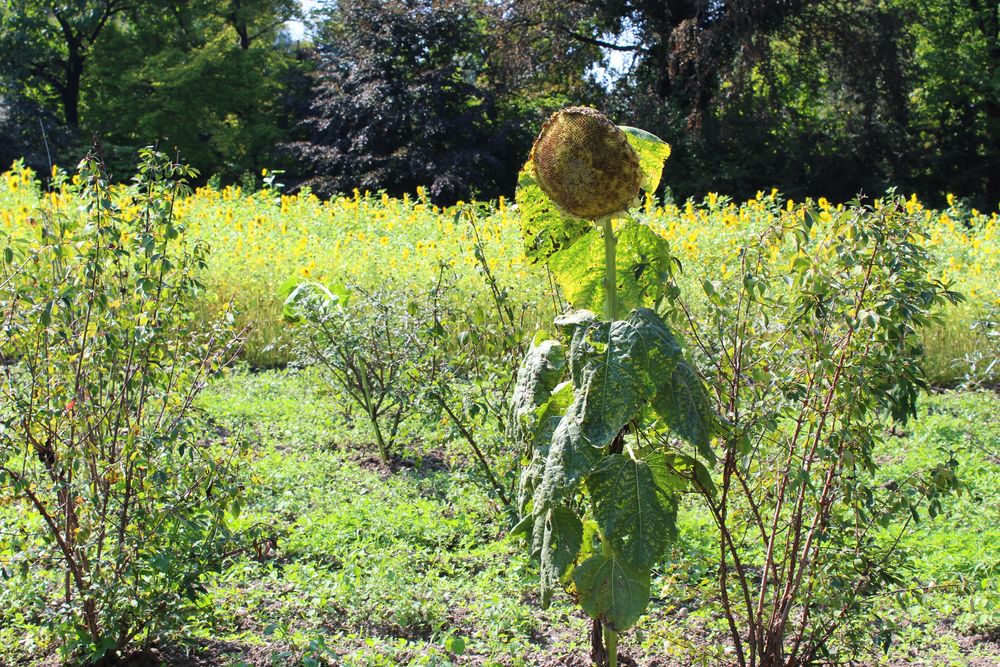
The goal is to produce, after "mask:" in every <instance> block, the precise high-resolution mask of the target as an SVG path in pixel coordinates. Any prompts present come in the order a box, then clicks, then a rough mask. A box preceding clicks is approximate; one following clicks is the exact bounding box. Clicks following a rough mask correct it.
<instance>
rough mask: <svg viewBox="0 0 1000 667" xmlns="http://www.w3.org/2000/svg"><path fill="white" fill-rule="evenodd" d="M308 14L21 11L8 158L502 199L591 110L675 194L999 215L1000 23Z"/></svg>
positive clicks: (838, 3)
mask: <svg viewBox="0 0 1000 667" xmlns="http://www.w3.org/2000/svg"><path fill="white" fill-rule="evenodd" d="M299 11H300V8H299V5H298V3H297V2H296V0H72V1H71V2H65V1H62V0H61V1H59V2H56V1H55V0H30V1H29V0H9V2H7V3H5V4H4V5H3V6H0V100H2V101H0V106H2V107H4V108H5V109H7V111H6V112H4V114H3V119H2V120H0V139H3V143H4V144H6V148H5V150H0V157H3V158H4V159H5V160H8V159H9V155H8V154H18V153H24V154H25V155H26V156H27V157H28V158H29V159H31V160H35V161H37V160H38V159H40V158H39V156H40V155H42V154H44V151H43V150H40V148H41V147H40V146H38V137H37V136H36V135H38V134H40V132H39V129H40V128H48V129H47V134H48V135H52V137H57V138H58V137H76V139H77V143H76V145H75V146H74V145H73V142H72V141H70V142H60V141H54V142H53V144H52V147H54V148H55V150H56V153H57V155H56V159H62V160H64V161H66V160H67V158H62V156H61V155H60V153H61V152H62V151H65V153H66V155H68V156H69V157H68V160H69V161H73V160H74V159H75V157H74V156H78V154H79V153H80V146H81V145H82V144H83V143H85V142H89V141H90V140H91V138H92V137H93V136H97V137H99V138H100V139H102V141H104V142H105V145H106V146H110V147H111V152H112V153H115V154H116V153H117V149H118V148H120V149H121V151H120V153H121V154H122V155H129V154H130V153H131V151H132V149H133V148H134V147H136V146H140V145H145V144H152V143H156V144H158V145H160V147H161V148H164V149H167V150H173V149H177V150H179V151H180V152H181V153H182V154H183V155H184V156H185V159H187V160H189V161H190V162H192V163H193V164H194V165H195V166H197V167H198V168H199V169H200V170H201V171H202V173H203V174H205V175H206V177H207V176H208V175H212V174H218V175H219V176H220V177H221V178H222V179H224V180H235V179H238V178H240V177H241V175H243V174H247V173H252V172H256V171H257V170H259V169H260V168H261V167H264V166H268V167H273V166H279V167H283V168H285V169H286V171H287V172H288V173H287V174H286V178H287V180H288V182H289V185H291V186H296V185H309V186H311V187H313V188H314V189H316V190H317V191H319V192H323V193H332V192H334V191H349V190H351V189H352V188H354V187H359V188H363V189H372V190H377V189H384V190H386V191H389V192H393V193H400V192H404V191H412V190H413V189H414V188H415V187H416V186H417V185H425V186H427V187H428V188H429V189H430V191H431V192H432V194H433V196H434V197H435V199H437V200H440V201H445V200H455V199H457V198H465V197H469V196H472V195H475V196H480V197H491V196H496V195H498V194H509V193H510V192H512V190H513V187H514V182H515V180H516V174H517V172H518V170H519V168H520V166H521V163H522V161H523V159H524V155H525V153H526V150H527V147H528V146H529V145H530V141H531V138H532V135H533V133H534V131H535V129H536V128H537V127H538V126H539V124H540V121H541V120H542V119H544V118H545V117H546V116H547V115H548V114H549V113H550V112H551V111H552V110H554V109H556V108H560V107H564V106H570V105H574V104H589V105H593V106H596V107H599V108H601V109H603V110H605V111H607V112H608V113H609V114H610V115H611V116H612V117H613V118H614V119H615V120H616V121H618V122H622V123H625V124H631V125H636V126H641V127H645V128H649V129H650V130H651V131H653V132H656V133H657V134H659V135H660V136H663V137H664V138H666V139H667V140H668V141H670V142H671V143H672V144H673V145H674V147H675V152H674V157H673V159H672V160H671V161H670V163H669V165H668V167H667V173H666V175H665V182H666V183H668V184H669V187H670V188H671V194H672V195H673V196H675V197H686V196H689V195H700V194H703V193H704V192H706V191H708V190H715V191H723V192H727V193H730V194H732V195H734V196H746V195H752V194H753V193H755V192H756V191H757V190H760V189H769V188H770V187H778V188H780V189H781V190H783V191H785V192H787V193H789V194H791V195H792V196H797V197H801V196H805V195H813V196H820V195H823V196H827V197H828V198H831V199H848V198H851V197H853V196H854V195H855V194H857V193H859V192H862V193H865V194H869V195H871V194H878V193H880V192H882V191H883V190H885V189H886V188H888V187H891V186H898V187H899V188H901V189H903V190H906V191H913V192H917V193H919V194H920V195H921V196H923V197H925V198H927V199H929V200H931V201H934V200H935V199H936V198H943V195H944V193H946V192H953V193H955V194H957V195H960V196H963V197H966V198H968V199H969V200H970V201H971V202H972V203H974V204H977V205H979V206H982V207H992V206H995V205H996V204H997V203H998V201H1000V153H998V151H1000V148H998V147H1000V84H998V81H1000V37H998V30H1000V28H998V24H1000V20H998V12H1000V9H998V6H997V4H996V3H988V2H982V1H981V0H861V1H859V2H846V1H845V0H765V1H762V2H759V1H756V0H754V1H751V0H667V1H659V0H657V1H653V0H612V1H611V2H601V1H598V0H563V1H561V2H555V1H554V0H388V1H386V2H376V1H374V0H339V1H337V2H334V1H333V0H327V1H326V2H325V3H321V4H320V6H319V10H318V11H317V12H316V13H315V14H314V15H313V17H312V18H313V21H312V23H311V27H312V29H311V31H310V32H309V33H308V36H307V39H306V40H305V41H303V42H295V41H292V40H291V39H290V38H289V37H288V35H287V33H285V32H284V26H285V24H286V22H287V21H288V20H289V19H290V18H293V17H295V16H296V15H297V14H298V12H299ZM29 108H30V109H34V110H35V112H34V113H32V112H28V111H27V110H28V109H29ZM39 119H41V120H42V123H41V125H39ZM53 124H54V125H57V126H60V127H48V126H50V125H53ZM123 173H124V170H123Z"/></svg>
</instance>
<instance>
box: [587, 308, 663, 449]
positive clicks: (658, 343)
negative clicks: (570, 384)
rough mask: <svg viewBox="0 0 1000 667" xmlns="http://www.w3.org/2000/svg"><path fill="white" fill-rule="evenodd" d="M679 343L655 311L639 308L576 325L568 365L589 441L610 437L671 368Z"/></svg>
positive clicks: (596, 443)
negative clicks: (580, 328) (625, 315)
mask: <svg viewBox="0 0 1000 667" xmlns="http://www.w3.org/2000/svg"><path fill="white" fill-rule="evenodd" d="M679 353H680V347H679V346H678V345H677V342H676V341H675V340H674V338H673V336H672V335H671V333H670V330H669V329H668V328H667V326H666V325H665V324H664V323H663V321H662V320H661V319H660V318H659V316H658V315H656V313H654V312H653V311H651V310H649V309H645V308H641V309H638V310H634V311H632V312H631V313H629V316H628V318H627V319H625V320H617V321H615V322H594V323H592V324H591V325H590V326H589V327H587V329H586V330H585V332H584V333H583V334H581V332H580V331H577V333H576V335H574V338H573V342H572V344H571V345H570V366H571V368H572V370H573V381H574V384H576V385H577V387H576V393H577V402H579V403H580V404H581V405H580V406H579V407H581V408H582V410H580V411H579V412H580V414H581V421H580V426H579V427H580V433H581V434H582V436H583V437H584V438H585V439H586V440H587V442H589V443H590V444H591V446H593V447H597V448H602V447H604V446H605V445H607V444H608V443H609V442H611V440H612V439H614V437H615V436H616V435H618V432H619V431H621V429H622V427H623V426H624V425H625V424H627V423H628V422H629V421H630V420H631V419H632V418H633V417H635V416H636V415H637V414H639V412H640V411H641V410H642V408H643V407H644V406H645V405H646V403H647V402H648V401H649V400H650V399H651V398H652V397H653V396H654V394H655V393H656V386H657V381H658V380H659V378H660V377H663V376H664V375H669V373H670V372H671V371H672V368H673V365H674V364H675V362H676V358H677V356H678V355H679Z"/></svg>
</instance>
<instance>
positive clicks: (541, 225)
mask: <svg viewBox="0 0 1000 667" xmlns="http://www.w3.org/2000/svg"><path fill="white" fill-rule="evenodd" d="M514 201H515V202H516V203H517V208H518V212H519V214H520V217H521V235H522V237H523V238H524V255H525V257H527V258H528V259H530V260H531V261H533V262H540V261H544V260H545V259H546V258H548V257H549V256H550V255H552V254H553V253H556V252H558V251H560V250H562V249H563V248H568V247H569V246H570V245H572V244H573V242H574V241H576V240H577V239H578V238H579V237H581V236H583V235H584V234H586V233H587V231H588V230H590V229H592V228H593V225H591V223H590V222H589V221H587V220H583V219H580V218H574V217H572V216H569V215H566V214H565V213H563V212H562V211H561V210H559V207H558V206H556V204H555V202H553V201H552V200H551V199H549V196H548V195H547V194H545V192H543V191H542V188H541V187H540V186H539V185H538V179H537V178H536V177H535V169H534V167H533V166H532V165H531V162H528V163H526V164H525V165H524V167H523V168H522V169H521V173H520V174H519V175H518V177H517V192H516V193H515V195H514Z"/></svg>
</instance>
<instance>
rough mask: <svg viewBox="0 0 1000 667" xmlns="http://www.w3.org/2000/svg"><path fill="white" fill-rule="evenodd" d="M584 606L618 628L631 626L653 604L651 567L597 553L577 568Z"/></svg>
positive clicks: (596, 616) (579, 588)
mask: <svg viewBox="0 0 1000 667" xmlns="http://www.w3.org/2000/svg"><path fill="white" fill-rule="evenodd" d="M573 581H574V583H575V584H576V591H577V594H578V595H579V596H580V606H581V607H583V610H584V611H585V612H587V614H588V615H589V616H590V617H591V618H596V619H600V620H601V621H603V622H604V623H605V624H607V625H608V626H609V627H610V628H611V629H612V630H614V631H615V632H622V631H624V630H627V629H629V628H630V627H631V626H633V625H634V624H635V622H636V621H638V620H639V617H640V616H642V613H643V612H644V611H646V606H647V605H648V604H649V570H643V569H636V568H634V567H632V566H631V565H629V564H627V563H626V562H624V561H623V560H621V559H620V558H616V557H614V556H605V555H603V554H597V555H594V556H591V557H590V558H588V559H587V560H586V561H584V562H583V563H581V564H580V565H579V566H577V568H576V569H575V570H573Z"/></svg>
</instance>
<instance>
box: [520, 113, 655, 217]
mask: <svg viewBox="0 0 1000 667" xmlns="http://www.w3.org/2000/svg"><path fill="white" fill-rule="evenodd" d="M531 162H532V164H533V165H534V167H535V174H536V175H537V177H538V184H539V185H540V186H541V188H542V190H544V191H545V193H546V194H547V195H548V196H549V197H551V198H552V200H553V201H555V202H556V204H558V205H559V206H561V207H562V208H563V209H565V210H566V211H567V212H568V213H571V214H572V215H575V216H577V217H580V218H586V219H589V220H596V219H598V218H602V217H604V216H607V215H611V214H613V213H618V212H619V211H623V210H625V209H626V208H627V207H628V206H629V204H630V203H632V202H633V200H635V199H636V197H638V196H639V186H640V184H641V182H642V173H641V171H640V169H639V156H638V155H636V153H635V150H633V149H632V146H631V145H629V143H628V139H627V138H626V136H625V133H624V132H622V131H621V130H620V129H619V128H618V127H617V126H616V125H615V124H614V123H612V122H611V121H610V120H608V119H607V118H606V117H605V116H604V115H603V114H602V113H600V112H599V111H597V110H595V109H591V108H589V107H570V108H568V109H563V110H562V111H558V112H556V113H555V114H553V115H552V117H551V118H549V120H548V121H546V123H545V125H544V126H543V127H542V131H541V133H540V134H539V135H538V138H537V139H535V144H534V146H533V147H532V149H531Z"/></svg>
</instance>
